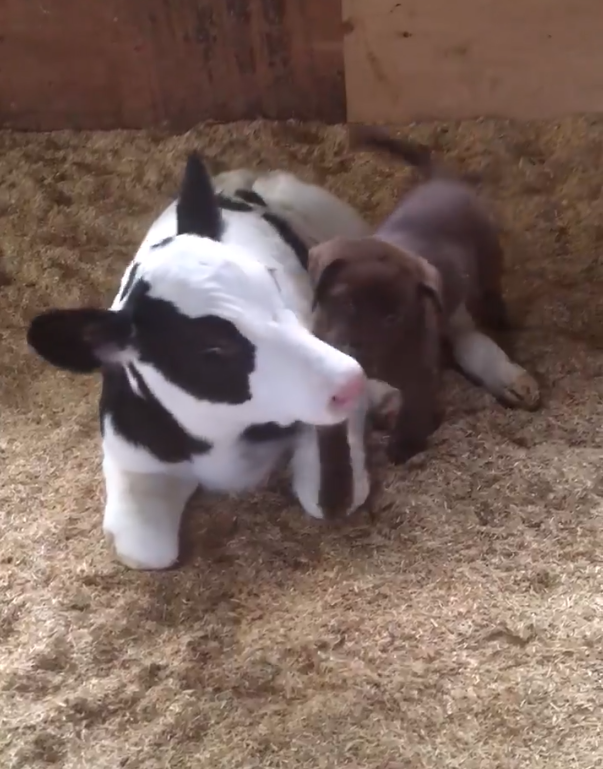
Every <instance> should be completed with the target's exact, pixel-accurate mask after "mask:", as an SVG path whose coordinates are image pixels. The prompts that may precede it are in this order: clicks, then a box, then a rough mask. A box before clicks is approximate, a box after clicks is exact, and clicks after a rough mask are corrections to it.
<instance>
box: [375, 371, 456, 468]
mask: <svg viewBox="0 0 603 769" xmlns="http://www.w3.org/2000/svg"><path fill="white" fill-rule="evenodd" d="M442 419H443V411H442V406H441V402H440V398H439V372H436V371H429V372H428V371H425V372H423V376H418V377H416V378H415V379H413V381H412V383H411V384H410V385H409V386H408V387H406V388H404V389H403V390H402V406H401V408H400V410H399V412H398V418H397V420H396V423H395V426H394V429H393V432H392V434H391V436H390V439H389V443H388V448H387V453H388V456H389V459H390V461H391V462H393V463H394V464H397V465H398V464H402V463H404V462H407V461H408V460H409V459H411V457H414V456H415V454H419V453H420V452H422V451H425V449H426V448H427V446H428V443H429V437H430V436H431V435H432V434H433V433H434V432H435V431H436V430H437V429H438V427H439V426H440V425H441V423H442Z"/></svg>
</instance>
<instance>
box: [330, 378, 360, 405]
mask: <svg viewBox="0 0 603 769" xmlns="http://www.w3.org/2000/svg"><path fill="white" fill-rule="evenodd" d="M365 387H366V377H365V375H364V374H363V373H361V374H357V375H356V376H355V377H354V378H353V379H350V380H348V382H346V384H345V385H344V386H343V387H342V388H341V389H340V390H338V391H337V392H336V393H335V395H334V396H333V397H332V398H331V404H332V405H333V406H335V407H336V408H338V409H344V408H348V407H350V406H353V405H354V404H355V402H356V401H357V400H358V399H359V398H360V396H361V395H362V393H363V392H364V388H365Z"/></svg>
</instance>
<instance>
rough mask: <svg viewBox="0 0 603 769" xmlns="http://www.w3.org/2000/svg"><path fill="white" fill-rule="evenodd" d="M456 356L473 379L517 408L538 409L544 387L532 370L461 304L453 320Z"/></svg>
mask: <svg viewBox="0 0 603 769" xmlns="http://www.w3.org/2000/svg"><path fill="white" fill-rule="evenodd" d="M450 341H451V344H452V350H453V355H454V359H455V360H456V362H457V364H458V365H459V366H460V368H461V369H462V371H463V372H464V373H465V374H466V375H467V377H468V378H469V379H472V380H474V381H477V382H478V383H479V384H481V385H482V386H483V387H485V388H486V390H488V392H490V393H492V395H494V397H495V398H498V400H500V401H501V402H502V403H504V404H505V405H507V406H511V407H513V408H521V409H525V410H526V411H534V410H535V409H537V408H538V406H539V405H540V388H539V387H538V383H537V382H536V380H535V379H534V377H532V376H531V375H530V374H528V372H527V371H526V370H525V369H523V368H522V367H521V366H519V365H518V364H517V363H514V362H513V361H512V360H511V359H510V358H509V357H508V356H507V354H506V353H505V352H504V351H503V350H501V348H500V347H499V346H498V345H497V344H496V342H494V341H493V340H492V339H490V337H488V336H486V335H485V334H483V333H482V332H481V331H478V329H477V328H476V327H475V323H474V321H473V318H472V317H471V315H469V313H468V312H467V310H466V308H465V307H461V308H460V309H459V310H457V312H456V313H455V315H454V316H453V318H452V319H451V322H450Z"/></svg>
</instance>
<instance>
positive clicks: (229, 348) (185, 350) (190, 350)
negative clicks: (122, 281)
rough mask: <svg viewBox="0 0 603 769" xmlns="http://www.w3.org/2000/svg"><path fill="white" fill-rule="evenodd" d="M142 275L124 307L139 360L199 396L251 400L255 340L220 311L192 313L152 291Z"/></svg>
mask: <svg viewBox="0 0 603 769" xmlns="http://www.w3.org/2000/svg"><path fill="white" fill-rule="evenodd" d="M149 288H150V287H149V284H148V282H147V281H145V280H144V279H139V280H138V282H137V284H136V286H135V287H134V289H133V290H132V291H131V292H130V295H129V297H128V299H127V301H126V303H125V304H124V307H123V309H122V310H121V312H124V313H126V314H127V315H129V316H130V317H131V319H132V325H133V328H134V338H133V347H134V348H135V349H136V351H137V352H138V355H139V357H140V360H141V361H142V362H144V363H149V364H151V365H152V366H154V367H155V368H156V369H158V370H159V371H160V372H161V373H162V374H163V376H164V377H165V378H166V379H167V380H168V381H169V382H171V383H172V384H174V385H176V386H177V387H180V388H181V389H182V390H185V391H186V392H187V393H189V394H190V395H192V396H194V397H195V398H198V399H199V400H205V401H209V402H211V403H227V404H231V405H237V404H241V403H245V401H248V400H250V399H251V385H250V381H249V378H250V375H251V374H252V373H253V371H254V369H255V345H253V344H252V342H250V341H249V340H248V339H247V338H246V337H245V336H243V334H241V332H240V331H239V330H238V329H237V328H236V326H235V325H234V324H233V323H231V321H229V320H226V319H224V318H221V317H219V316H217V315H203V316H201V317H198V318H190V317H188V316H187V315H184V314H182V313H181V312H180V311H179V310H178V308H177V307H176V306H175V305H173V304H172V303H171V302H168V301H166V300H165V299H158V298H156V297H152V296H150V295H149Z"/></svg>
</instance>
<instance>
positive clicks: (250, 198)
mask: <svg viewBox="0 0 603 769" xmlns="http://www.w3.org/2000/svg"><path fill="white" fill-rule="evenodd" d="M235 195H236V196H237V197H238V198H241V200H244V201H245V202H246V203H251V205H252V206H261V207H262V208H267V204H266V201H265V200H264V198H263V197H262V196H261V195H258V193H257V192H254V191H253V190H237V191H236V192H235Z"/></svg>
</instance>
